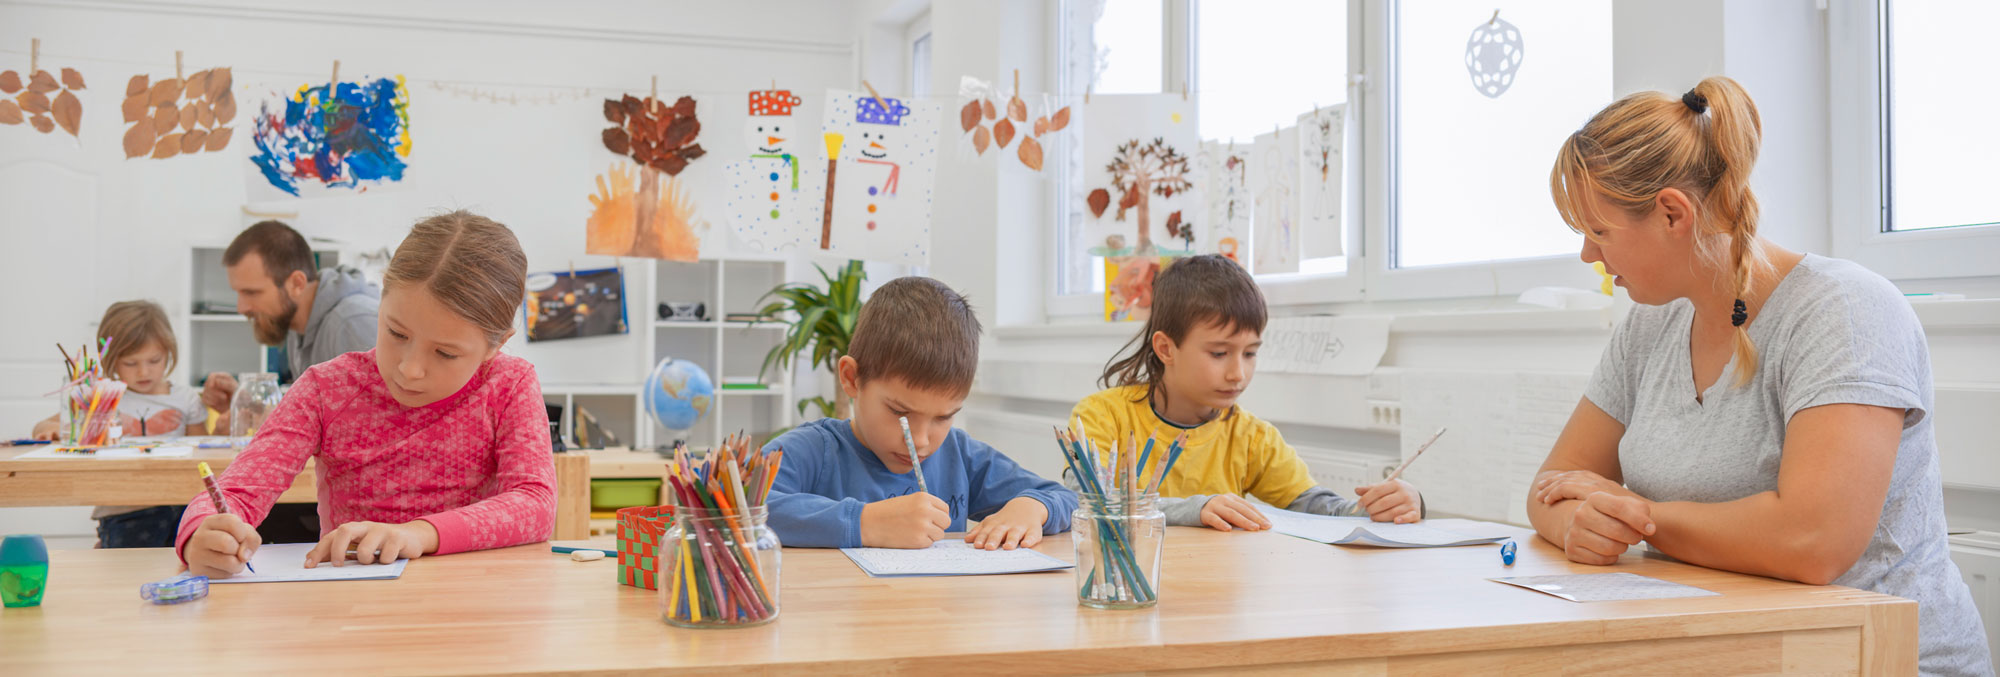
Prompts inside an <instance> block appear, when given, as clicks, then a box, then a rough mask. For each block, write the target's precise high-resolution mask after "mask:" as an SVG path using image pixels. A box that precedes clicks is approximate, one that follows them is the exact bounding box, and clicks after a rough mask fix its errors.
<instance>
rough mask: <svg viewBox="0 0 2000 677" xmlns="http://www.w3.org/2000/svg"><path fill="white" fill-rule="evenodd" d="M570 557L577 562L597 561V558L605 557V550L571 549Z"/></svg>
mask: <svg viewBox="0 0 2000 677" xmlns="http://www.w3.org/2000/svg"><path fill="white" fill-rule="evenodd" d="M569 558H570V560H571V561H575V562H595V561H597V560H600V559H604V551H602V550H573V551H570V553H569Z"/></svg>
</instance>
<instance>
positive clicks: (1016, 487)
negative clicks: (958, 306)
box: [764, 419, 1076, 548]
mask: <svg viewBox="0 0 2000 677" xmlns="http://www.w3.org/2000/svg"><path fill="white" fill-rule="evenodd" d="M764 449H765V450H766V451H769V450H773V449H784V450H785V461H784V464H783V465H782V466H780V467H779V469H778V478H777V480H776V481H775V482H773V483H772V485H771V499H770V502H769V506H770V511H771V517H770V524H771V528H772V529H774V530H776V531H777V532H778V538H779V540H781V541H783V542H784V544H785V545H790V546H801V547H809V548H858V547H861V506H863V505H866V504H869V503H874V502H876V501H882V500H887V499H891V498H896V497H898V496H906V495H909V494H912V493H916V491H917V478H916V476H915V474H914V473H905V474H897V473H892V472H890V471H889V468H888V466H885V465H882V459H880V458H877V457H876V456H875V454H874V452H871V451H869V450H868V448H867V447H864V446H862V445H861V440H859V439H857V438H855V437H854V429H853V428H851V427H849V426H848V422H847V421H846V420H845V419H820V420H816V421H812V422H809V423H806V424H804V425H800V426H799V427H797V428H793V429H792V430H791V431H790V432H787V433H785V434H784V435H780V436H779V437H778V439H775V440H771V442H770V443H768V444H766V445H764ZM923 473H924V481H925V482H927V483H929V485H930V488H931V493H932V494H933V495H936V496H937V497H938V498H940V499H943V500H944V502H945V504H946V505H947V506H950V512H951V527H950V528H948V529H946V531H964V530H965V521H966V519H968V518H970V519H975V520H977V519H984V518H986V517H987V516H989V515H992V514H993V513H996V512H999V511H1000V509H1001V508H1003V507H1006V505H1007V502H1008V501H1011V500H1014V499H1016V498H1019V497H1022V496H1027V497H1029V498H1033V499H1035V500H1037V501H1041V502H1042V505H1043V506H1044V507H1046V508H1048V511H1049V517H1048V520H1047V521H1044V522H1043V523H1042V533H1043V534H1046V535H1053V534H1059V533H1062V532H1063V531H1065V530H1068V529H1069V516H1070V512H1071V511H1074V510H1076V494H1074V493H1071V492H1070V490H1069V489H1067V488H1065V487H1063V486H1062V485H1061V484H1058V483H1056V482H1055V481H1052V480H1047V479H1043V478H1042V477H1040V476H1037V475H1035V474H1034V473H1031V472H1028V471H1027V470H1026V469H1024V468H1022V467H1021V466H1020V464H1017V463H1015V462H1014V459H1011V458H1008V457H1007V455H1006V454H1002V453H1000V452H999V451H997V450H995V449H994V448H993V447H992V445H988V444H986V443H985V442H981V441H979V440H975V439H972V436H970V435H967V434H965V431H964V430H960V429H958V428H952V429H951V434H950V435H948V436H946V437H945V440H944V444H943V445H941V446H939V447H938V450H937V453H934V454H931V456H930V458H926V459H924V462H923Z"/></svg>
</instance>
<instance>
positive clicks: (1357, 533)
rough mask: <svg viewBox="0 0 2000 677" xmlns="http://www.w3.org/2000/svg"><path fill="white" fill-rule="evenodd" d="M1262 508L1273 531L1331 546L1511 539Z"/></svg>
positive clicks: (1423, 544)
mask: <svg viewBox="0 0 2000 677" xmlns="http://www.w3.org/2000/svg"><path fill="white" fill-rule="evenodd" d="M1258 509H1259V510H1260V511H1262V512H1263V513H1264V516H1265V517H1267V518H1269V519H1270V520H1271V530H1272V531H1276V532H1278V533H1281V534H1284V535H1287V536H1297V537H1299V538H1303V539H1306V540H1308V541H1318V542H1321V543H1327V544H1331V545H1369V546H1375V547H1378V548H1443V547H1450V546H1457V545H1479V544H1482V543H1497V542H1499V541H1504V540H1507V536H1491V537H1485V536H1473V535H1469V534H1461V533H1458V532H1456V531H1447V530H1445V529H1439V528H1437V527H1429V526H1424V525H1422V524H1392V523H1388V522H1375V521H1371V520H1369V519H1368V518H1366V517H1329V516H1326V515H1308V514H1306V513H1301V512H1292V511H1290V510H1279V509H1277V508H1262V507H1260V508H1258Z"/></svg>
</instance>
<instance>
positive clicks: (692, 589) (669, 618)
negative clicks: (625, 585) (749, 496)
mask: <svg viewBox="0 0 2000 677" xmlns="http://www.w3.org/2000/svg"><path fill="white" fill-rule="evenodd" d="M768 516H769V513H768V512H766V508H765V507H764V506H761V505H758V506H752V507H751V508H750V509H749V510H744V511H738V510H735V509H733V508H721V509H716V508H690V507H686V506H681V507H679V508H677V509H675V511H674V525H673V526H672V527H670V528H668V529H667V533H666V536H665V537H664V538H663V539H662V540H661V543H660V548H659V549H658V550H656V552H658V553H659V554H660V558H661V561H660V563H659V572H660V581H659V591H660V617H661V618H662V619H664V620H666V622H667V623H669V624H672V625H677V626H680V627H684V628H741V627H749V626H753V625H763V624H765V623H769V622H771V621H774V620H777V618H778V568H779V567H778V565H779V559H780V557H781V554H782V552H781V550H782V545H781V544H780V543H779V542H778V534H777V532H774V531H772V530H771V528H770V527H769V526H767V525H766V524H765V519H766V518H767V517H768Z"/></svg>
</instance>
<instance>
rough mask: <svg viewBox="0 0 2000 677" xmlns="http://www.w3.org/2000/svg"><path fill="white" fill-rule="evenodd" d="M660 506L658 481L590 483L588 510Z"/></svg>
mask: <svg viewBox="0 0 2000 677" xmlns="http://www.w3.org/2000/svg"><path fill="white" fill-rule="evenodd" d="M659 504H660V480H656V479H645V478H636V479H598V480H591V481H590V509H591V510H617V509H619V508H631V507H635V506H642V505H659Z"/></svg>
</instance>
